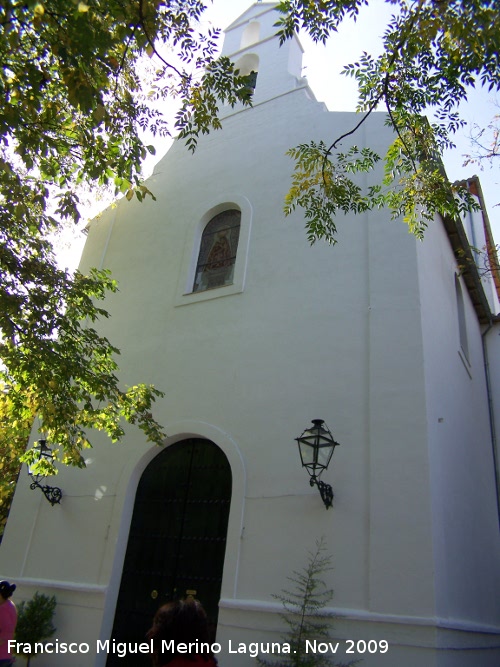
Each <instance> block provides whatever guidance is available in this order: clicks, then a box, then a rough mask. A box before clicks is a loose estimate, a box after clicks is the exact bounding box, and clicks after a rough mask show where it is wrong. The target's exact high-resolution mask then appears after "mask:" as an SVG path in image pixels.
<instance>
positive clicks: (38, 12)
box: [33, 3, 45, 30]
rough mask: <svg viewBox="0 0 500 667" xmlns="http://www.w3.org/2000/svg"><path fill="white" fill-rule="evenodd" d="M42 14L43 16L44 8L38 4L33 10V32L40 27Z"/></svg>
mask: <svg viewBox="0 0 500 667" xmlns="http://www.w3.org/2000/svg"><path fill="white" fill-rule="evenodd" d="M44 14H45V7H44V6H43V5H42V4H40V3H39V4H38V5H35V9H34V10H33V27H34V28H35V30H38V28H39V27H40V25H41V23H42V20H43V15H44Z"/></svg>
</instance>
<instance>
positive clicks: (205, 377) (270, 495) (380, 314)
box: [0, 3, 500, 667]
mask: <svg viewBox="0 0 500 667" xmlns="http://www.w3.org/2000/svg"><path fill="white" fill-rule="evenodd" d="M267 4H268V3H262V4H257V5H255V6H254V8H253V9H252V10H250V12H249V13H248V14H247V15H245V18H246V19H249V18H251V17H252V16H254V15H255V13H260V12H262V11H265V10H266V8H268V7H267ZM260 20H261V24H262V26H261V27H262V30H263V32H261V37H263V38H264V37H265V36H266V35H268V34H269V31H270V30H271V24H272V22H273V21H274V19H272V20H271V17H270V15H265V16H264V17H261V18H260ZM244 26H245V22H244V21H243V22H242V23H241V22H236V24H235V27H234V30H233V32H231V31H230V32H229V34H228V38H227V40H228V41H227V43H226V52H227V53H232V51H233V50H238V48H239V45H240V43H241V42H240V40H241V34H242V32H243V29H244ZM266 31H267V32H266ZM233 33H234V34H233ZM287 49H288V51H287ZM249 50H250V48H249V49H247V51H249ZM251 50H252V51H257V52H258V54H259V58H260V67H261V69H260V70H259V78H258V82H257V91H256V95H257V97H256V104H255V107H254V108H253V109H251V110H245V111H242V110H238V111H237V112H236V113H231V112H230V111H229V110H227V111H228V115H227V117H226V119H225V120H224V122H223V131H222V132H217V133H213V134H212V135H210V136H209V137H207V138H203V139H202V140H201V141H200V144H199V147H198V150H197V152H196V154H195V155H194V156H193V155H191V154H190V153H188V152H187V151H186V150H185V148H184V147H183V146H182V144H175V145H174V146H173V147H172V149H171V150H170V151H169V153H168V154H167V156H166V157H165V158H164V159H163V160H162V161H160V163H159V164H158V166H157V168H156V170H155V173H154V175H153V177H152V178H151V179H150V180H149V182H148V187H149V189H150V190H151V191H152V192H154V194H155V196H156V197H157V201H156V202H152V201H150V200H148V201H147V202H145V203H142V204H139V203H138V202H135V201H134V202H130V203H129V202H127V201H125V200H121V201H120V202H118V204H117V207H116V208H114V209H110V210H108V211H107V212H106V213H105V214H104V215H103V216H102V217H101V218H99V219H98V220H96V221H95V222H94V223H93V224H92V226H91V228H90V232H89V238H88V242H87V245H86V248H85V252H84V256H83V260H82V268H87V267H89V266H93V265H99V266H104V267H106V268H110V269H111V270H112V273H113V276H114V277H115V278H116V279H117V280H118V282H119V286H120V290H119V292H118V293H117V294H115V295H112V296H111V297H110V298H109V299H108V301H107V308H108V309H109V311H110V312H111V315H112V317H111V319H110V320H109V321H106V322H105V323H103V332H105V333H106V335H108V336H109V337H110V339H111V340H112V341H113V343H114V344H116V345H117V346H118V347H119V348H120V349H121V350H122V355H121V360H120V368H121V378H122V380H123V382H124V384H130V383H133V382H136V381H138V380H140V381H143V382H152V383H154V384H155V385H157V386H158V387H159V388H161V389H163V390H165V392H166V396H165V398H164V399H163V400H161V401H159V403H158V406H157V408H156V416H157V418H158V419H159V420H160V421H161V422H162V423H163V424H164V425H165V428H166V431H167V433H168V436H169V439H168V441H167V443H166V444H167V445H168V444H169V443H172V442H175V441H177V440H179V439H182V438H184V437H190V436H201V437H206V438H209V439H211V440H213V441H214V442H215V443H216V444H218V445H219V446H220V447H221V448H222V450H223V451H224V452H225V454H226V456H227V457H228V459H229V461H230V464H231V468H232V473H233V489H234V491H233V499H232V507H231V516H230V523H229V530H228V547H227V553H226V563H225V570H224V580H223V587H222V600H221V613H220V619H219V639H220V641H221V642H223V643H227V641H228V640H229V639H232V640H233V641H255V640H260V639H264V638H265V639H267V640H269V641H271V640H273V639H276V637H277V634H276V633H277V630H278V627H279V619H278V617H277V615H276V611H277V606H276V605H274V606H273V598H272V594H273V593H277V592H279V591H280V590H281V589H282V588H283V586H285V585H286V583H287V576H288V575H289V574H290V573H291V571H292V570H294V569H298V568H300V567H301V566H302V565H303V564H304V562H305V559H306V557H307V551H308V549H309V548H311V546H313V545H314V542H315V540H316V539H317V538H319V537H320V536H322V535H324V536H325V538H326V542H327V546H328V548H329V550H330V551H331V553H332V555H333V563H334V570H333V571H332V572H331V573H330V574H329V575H328V579H329V584H331V585H332V587H333V588H334V589H335V598H334V601H333V605H334V607H335V609H336V610H337V612H338V613H339V615H340V618H339V619H338V620H337V622H336V629H337V635H338V636H339V638H341V639H342V640H345V639H349V638H352V639H364V640H368V639H386V640H388V641H389V642H390V645H391V649H390V652H389V653H388V654H384V655H377V654H375V655H371V656H368V655H364V656H354V657H363V664H364V665H367V666H370V667H378V666H381V667H393V666H394V667H396V665H398V666H399V665H401V664H405V666H406V667H413V666H414V667H417V666H418V667H421V666H422V665H426V667H431V666H432V665H436V666H437V665H439V666H442V665H456V666H457V667H458V666H460V667H462V666H463V667H465V666H467V667H472V665H477V664H478V663H477V662H474V659H475V658H477V655H478V653H477V651H463V652H461V653H457V652H456V651H454V650H452V651H451V652H450V653H448V652H447V651H444V650H437V647H440V648H441V647H442V646H444V645H446V646H449V647H451V648H452V649H455V648H458V647H460V646H465V647H467V648H471V647H472V645H474V647H478V648H479V649H481V659H482V660H483V662H482V663H481V664H482V665H484V667H488V666H489V665H491V666H493V665H495V664H498V652H495V651H494V650H493V649H492V650H490V651H486V650H484V647H485V646H495V645H497V644H498V638H497V637H496V636H495V634H494V632H495V628H496V630H498V626H499V616H498V599H499V596H498V592H499V583H500V582H499V581H498V574H497V572H496V571H495V569H494V564H495V562H496V563H498V556H499V541H498V527H497V526H496V525H495V514H494V512H495V504H494V498H493V488H494V486H493V482H492V468H491V441H489V439H488V438H489V430H488V429H489V421H488V411H487V401H486V393H485V382H484V372H483V371H482V370H481V364H482V351H481V332H480V329H479V326H478V324H477V321H476V319H475V315H474V313H473V312H472V308H471V305H470V303H469V302H468V301H467V318H468V319H467V322H468V327H469V331H470V343H471V364H470V365H471V368H469V369H467V368H465V367H464V365H463V363H462V361H461V360H460V358H459V356H458V352H457V340H456V313H455V311H454V308H455V305H454V304H455V292H454V289H455V288H454V270H455V269H454V265H453V259H452V254H451V251H450V250H449V248H448V246H447V239H446V238H445V237H444V233H443V231H442V230H441V228H440V226H439V225H436V226H435V227H433V228H432V229H431V230H430V231H429V234H428V237H427V238H426V240H425V242H424V243H423V244H420V243H418V242H416V241H415V239H414V238H413V237H411V236H410V235H409V234H408V233H407V230H406V229H405V228H404V226H403V225H402V223H399V222H391V221H390V220H389V215H388V213H387V212H385V211H376V212H373V213H370V214H366V215H363V216H358V217H352V216H347V217H345V216H343V215H340V216H339V217H338V220H337V226H338V230H339V231H338V241H339V243H338V245H337V246H335V247H333V248H331V247H328V246H327V245H326V244H323V243H318V244H316V245H315V246H313V247H312V248H311V247H309V246H308V244H307V242H306V239H305V233H304V221H303V219H302V216H301V214H300V213H299V212H297V213H295V214H294V215H292V216H291V217H290V218H289V219H288V220H285V219H284V216H283V212H282V208H283V196H284V193H285V192H286V191H287V189H288V187H289V178H290V173H291V169H292V164H291V161H290V159H289V158H287V157H286V156H285V151H286V150H287V149H288V148H289V147H291V146H294V145H296V144H298V143H300V142H303V141H309V140H310V139H312V138H314V139H319V138H324V139H325V140H329V139H331V140H333V139H334V138H335V137H336V136H338V135H340V134H342V133H343V132H344V131H346V130H348V129H350V128H351V127H352V124H353V122H354V114H348V113H328V112H326V111H325V108H324V106H323V105H321V104H319V103H317V102H315V100H314V96H313V95H312V93H311V92H310V91H309V90H308V89H307V87H305V84H304V81H303V80H300V79H298V78H297V77H298V76H299V74H300V72H299V67H298V55H297V54H298V53H299V51H298V50H300V47H299V44H298V42H292V43H291V44H290V45H289V47H285V48H284V49H282V50H281V51H279V52H278V51H277V46H276V41H269V40H267V41H266V40H264V41H263V43H261V44H260V43H259V44H258V45H257V46H255V47H253V48H252V49H251ZM277 53H279V58H276V57H275V54H277ZM266 63H268V64H267V66H266V67H264V64H266ZM290 63H292V64H291V65H290ZM289 69H291V70H292V71H291V73H290V71H289ZM389 140H390V137H389V135H388V132H387V129H386V128H385V127H384V116H383V115H377V116H375V117H373V118H372V119H371V120H370V122H369V123H368V124H367V125H366V126H365V128H364V130H362V132H361V134H360V135H358V137H357V141H358V144H359V145H369V146H371V147H373V148H375V149H378V150H380V151H381V152H382V153H383V152H384V147H385V146H386V145H387V142H388V141H389ZM226 202H229V203H234V204H237V205H238V206H239V207H240V208H241V210H242V236H241V241H240V249H239V252H238V258H237V266H236V279H235V284H234V286H228V287H227V288H226V287H224V288H220V289H218V290H212V291H210V292H205V293H199V294H194V295H191V294H189V285H190V284H191V283H190V280H191V279H192V273H193V270H194V262H195V260H196V253H197V250H196V240H197V239H199V236H200V233H201V221H202V220H203V219H204V216H206V214H207V212H209V211H210V210H211V209H212V208H213V207H214V206H217V205H218V204H221V203H222V204H223V203H226ZM314 418H323V419H325V420H326V422H327V424H328V426H329V427H330V428H331V430H332V432H333V434H334V437H335V438H336V440H338V441H339V442H340V443H341V446H340V447H339V448H338V449H337V450H336V452H335V454H334V458H333V462H332V466H331V469H330V470H329V471H328V472H327V473H325V475H324V479H325V481H327V482H330V483H331V484H332V485H333V488H334V491H335V500H334V509H333V510H329V511H325V509H324V506H323V505H322V502H321V499H320V497H319V495H318V493H317V491H316V490H315V489H311V488H310V486H309V483H308V478H307V475H306V473H305V472H304V471H303V470H302V469H301V468H300V461H299V456H298V452H297V451H296V444H295V442H294V438H295V437H297V436H298V435H300V433H301V432H302V430H303V429H304V428H305V427H306V426H308V425H309V423H310V420H311V419H314ZM95 440H96V442H97V443H98V444H97V446H96V447H95V449H94V450H92V451H91V452H90V453H89V460H88V467H87V470H85V471H67V470H65V471H61V474H60V475H59V478H58V480H57V482H58V485H60V486H61V488H63V491H64V498H63V501H62V504H61V506H59V507H54V508H51V507H50V506H49V505H48V504H47V503H46V502H45V500H43V499H40V497H38V498H37V497H36V496H35V494H33V493H32V492H30V491H29V490H27V484H25V485H23V486H22V487H20V489H19V491H18V493H17V495H16V500H15V503H14V507H13V510H12V516H11V519H10V520H9V525H8V529H7V533H6V537H5V540H4V543H3V544H2V548H1V553H0V558H1V561H0V568H1V571H2V573H3V574H4V575H5V576H6V577H8V578H11V579H13V580H18V581H19V582H20V584H21V586H20V592H21V593H23V594H24V593H25V594H27V595H28V594H30V592H31V591H32V590H35V589H40V588H44V589H45V590H54V591H55V592H56V594H57V596H58V599H59V600H60V605H59V607H58V618H57V626H58V635H59V636H60V637H64V638H65V640H69V639H70V638H71V639H72V640H74V641H94V642H95V639H96V638H97V637H98V636H101V637H102V638H106V637H107V636H109V632H110V630H111V626H112V622H113V616H114V606H115V603H116V596H117V593H118V586H119V581H120V575H121V566H122V562H123V557H124V554H125V549H126V542H127V535H128V526H129V522H130V517H131V513H132V508H133V499H134V493H135V488H136V486H137V483H138V480H139V478H140V475H141V473H142V471H143V470H144V468H145V467H146V465H147V464H148V463H149V461H151V460H152V458H153V457H154V455H155V454H156V453H157V451H158V450H156V449H154V448H151V447H149V446H148V445H147V444H145V443H144V442H143V440H142V438H141V435H140V434H139V433H138V432H137V431H135V430H133V429H127V436H126V438H125V441H124V442H123V443H122V444H120V445H111V444H110V443H108V442H105V439H104V438H103V437H101V436H96V438H95ZM474 624H475V626H474ZM474 627H476V629H477V630H478V631H479V632H477V633H473V632H472V629H473V628H474ZM485 630H488V631H489V632H490V634H486V633H485ZM87 638H88V639H87ZM450 656H451V657H450ZM495 661H496V662H495ZM37 662H38V665H39V667H47V666H48V665H49V664H50V665H54V666H57V665H68V664H70V663H69V662H68V660H67V659H63V658H62V657H57V656H56V657H55V658H53V659H52V658H51V659H50V660H49V661H47V659H46V658H44V657H39V658H38V659H37ZM220 662H221V665H222V667H224V665H229V664H241V665H248V666H249V665H250V664H254V660H253V659H252V658H250V657H249V656H248V655H247V656H244V655H243V656H233V655H231V656H229V655H225V656H221V661H220ZM94 664H95V665H101V664H103V657H102V656H100V657H98V658H97V660H96V658H95V655H90V654H89V655H88V656H85V655H81V656H77V657H76V658H75V659H74V660H72V661H71V665H75V666H78V667H80V665H81V667H87V666H89V667H90V665H94Z"/></svg>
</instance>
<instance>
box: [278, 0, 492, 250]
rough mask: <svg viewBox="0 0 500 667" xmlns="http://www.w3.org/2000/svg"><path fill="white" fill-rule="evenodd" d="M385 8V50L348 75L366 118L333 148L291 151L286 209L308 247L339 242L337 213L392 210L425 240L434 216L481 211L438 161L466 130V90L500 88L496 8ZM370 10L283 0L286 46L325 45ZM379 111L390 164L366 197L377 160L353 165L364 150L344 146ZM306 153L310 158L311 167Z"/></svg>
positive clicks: (477, 4)
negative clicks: (364, 184)
mask: <svg viewBox="0 0 500 667" xmlns="http://www.w3.org/2000/svg"><path fill="white" fill-rule="evenodd" d="M388 1H390V4H391V5H392V6H393V7H394V12H395V13H394V15H393V17H392V19H391V21H390V22H389V25H388V26H387V29H386V31H385V34H384V38H383V43H384V51H383V53H382V54H381V55H380V56H379V57H373V56H371V55H370V54H367V53H364V54H362V56H361V57H360V58H359V60H358V61H357V62H355V63H352V64H348V65H346V67H345V68H344V71H343V74H344V75H346V76H349V77H353V78H354V79H355V80H356V82H357V84H358V94H359V97H358V111H359V112H361V113H362V114H364V115H363V116H362V118H361V120H360V121H356V122H354V123H353V128H352V130H351V131H350V132H347V133H346V134H344V135H342V136H340V137H332V138H331V145H330V146H329V147H327V145H325V144H324V145H322V146H321V148H318V147H315V146H313V145H312V144H311V146H310V148H309V149H308V150H307V151H305V150H304V148H303V147H302V148H301V147H299V150H298V149H294V151H291V152H290V153H289V154H290V155H291V157H292V158H293V159H294V160H295V161H296V168H295V172H294V176H293V180H292V187H291V189H290V192H289V194H288V196H287V198H286V200H285V212H286V213H287V214H288V213H290V212H291V210H293V208H294V207H295V206H300V207H302V208H303V209H304V213H305V216H306V220H307V221H308V222H307V227H308V238H309V240H310V241H311V242H312V241H314V240H315V239H318V238H325V239H326V240H328V241H329V242H332V241H333V235H334V234H335V231H336V229H335V224H334V222H333V220H332V216H335V215H337V213H338V212H339V211H343V212H344V213H347V212H348V211H351V212H355V213H356V212H360V211H364V210H368V209H369V208H373V207H374V206H375V207H378V206H387V207H389V209H390V210H391V212H392V215H393V217H400V216H401V217H403V219H404V221H405V222H406V223H407V224H408V227H409V229H410V231H411V232H412V233H414V234H415V235H416V236H417V237H419V238H421V237H422V235H423V232H424V230H425V227H426V225H427V224H428V223H429V221H431V220H432V219H433V218H434V217H435V216H436V215H438V214H439V215H442V216H452V217H457V216H460V215H463V213H464V212H465V211H466V210H468V209H470V208H471V207H473V208H475V207H476V203H475V202H474V200H473V198H472V197H471V196H470V195H469V193H468V192H467V191H466V190H465V189H463V188H460V186H456V185H453V184H451V183H450V182H449V181H448V179H447V177H446V174H445V172H444V169H443V166H442V163H441V160H440V155H441V154H442V152H443V151H444V150H445V149H448V148H453V135H454V134H455V133H456V132H457V130H458V129H460V128H461V127H462V126H463V125H464V122H465V121H464V119H462V118H461V116H460V113H459V112H460V110H459V104H460V102H461V101H463V100H465V99H467V94H468V87H469V86H473V85H476V84H478V83H479V84H481V85H483V86H486V87H488V89H489V90H495V91H498V90H499V89H500V56H499V53H500V19H499V13H498V3H497V2H495V1H494V0H484V1H483V0H471V2H462V1H461V0H451V1H450V2H439V3H438V2H432V1H431V0H419V1H418V2H415V3H412V4H408V3H406V2H403V1H402V0H388ZM363 4H365V3H364V2H351V1H350V0H336V1H334V2H319V3H308V2H297V1H295V0H291V1H289V2H281V3H280V4H279V6H278V9H279V11H280V12H281V13H282V14H283V16H282V17H281V18H280V21H279V22H278V25H279V28H280V29H279V34H280V36H281V39H282V40H283V39H286V38H288V37H290V36H291V34H292V32H293V30H297V29H299V28H302V29H305V30H306V31H308V32H309V33H310V34H311V36H312V37H313V39H316V40H319V41H325V39H326V38H327V37H328V36H330V35H331V33H332V32H334V31H336V30H337V28H338V26H339V24H340V22H341V21H342V20H343V19H344V18H345V17H346V16H347V15H352V16H354V17H355V16H356V15H357V12H358V11H359V9H360V7H361V6H362V5H363ZM381 104H383V105H385V109H386V111H387V114H388V117H387V125H388V126H389V127H390V128H391V129H392V132H393V142H392V144H391V145H390V146H389V149H388V151H387V154H386V155H385V157H384V158H383V159H384V171H383V177H382V178H381V179H380V180H379V181H378V182H376V181H374V182H373V183H374V184H373V185H372V187H371V188H370V189H369V190H368V191H367V192H364V193H362V192H361V190H360V188H359V186H358V185H357V184H356V183H357V182H356V179H355V174H356V173H359V172H366V171H372V170H373V168H374V166H375V163H376V162H377V161H378V157H377V159H375V157H374V156H373V155H371V156H367V159H355V160H352V157H353V156H354V154H355V153H352V151H353V150H354V151H355V150H357V149H356V148H355V147H353V148H351V149H348V150H347V152H345V149H344V144H345V140H346V139H347V137H348V136H350V135H355V133H356V131H357V130H358V129H359V128H360V127H361V125H363V124H364V123H365V122H367V120H368V118H369V117H370V115H371V114H372V113H373V111H374V110H375V109H376V108H377V107H378V106H379V105H381ZM426 116H429V118H430V120H427V119H426ZM341 149H342V151H344V152H341ZM306 156H307V157H308V158H310V160H309V162H307V163H304V158H305V157H306ZM311 160H312V161H311ZM346 160H347V161H346ZM347 174H352V175H353V178H352V179H351V177H350V176H347ZM373 178H375V174H374V177H373ZM377 178H378V177H377Z"/></svg>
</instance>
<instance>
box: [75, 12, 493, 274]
mask: <svg viewBox="0 0 500 667" xmlns="http://www.w3.org/2000/svg"><path fill="white" fill-rule="evenodd" d="M251 5H252V2H251V0H213V2H212V3H210V2H209V0H208V7H207V10H206V12H205V13H204V15H203V20H202V22H201V28H207V27H208V26H209V25H210V26H214V27H219V28H223V29H224V28H226V27H228V26H229V25H230V24H231V23H232V22H233V21H234V20H235V19H237V18H238V17H239V16H240V15H241V14H243V12H245V11H246V9H248V7H250V6H251ZM391 9H392V8H391V6H390V4H388V3H387V2H385V1H384V0H370V1H369V5H368V7H365V8H363V10H362V11H361V13H360V16H359V18H358V20H357V21H356V22H354V21H352V20H350V19H349V20H346V21H345V22H344V23H343V25H342V27H341V29H340V30H339V32H338V33H336V34H335V35H333V36H332V37H331V38H330V39H329V41H328V44H327V45H326V46H322V45H317V44H314V42H313V41H312V40H311V39H310V38H309V37H308V36H307V35H300V41H301V43H302V46H303V48H304V58H303V75H304V76H306V77H307V79H308V82H309V85H310V86H311V88H312V90H313V92H314V93H315V95H316V97H317V99H318V100H320V101H322V102H325V104H326V105H327V107H328V109H330V111H354V110H355V107H356V102H357V90H356V84H355V81H354V80H353V79H351V78H348V77H345V76H342V75H341V74H340V72H341V71H342V69H343V67H344V65H347V64H349V63H352V62H355V61H356V60H358V59H359V56H360V55H361V54H362V52H363V51H367V52H368V53H371V54H374V55H376V54H378V53H379V52H380V50H381V44H382V41H381V36H382V34H383V32H384V29H385V27H386V25H387V23H388V20H389V18H390V14H391ZM221 45H222V40H221ZM498 102H499V104H500V96H499V98H498ZM460 111H461V114H462V117H463V118H464V119H465V120H466V121H467V123H468V125H467V127H465V128H464V129H463V130H462V132H461V133H460V134H457V135H456V136H455V143H456V144H457V147H456V149H455V150H452V151H447V153H446V154H445V155H444V156H443V159H444V163H445V167H446V171H447V174H448V177H449V179H450V180H451V181H455V180H462V179H465V178H468V177H470V176H472V175H474V174H477V175H478V176H479V178H480V181H481V186H482V190H483V194H484V198H485V202H486V208H487V211H488V217H489V220H490V224H491V227H492V230H493V234H494V237H495V239H496V242H497V243H500V206H497V204H499V203H500V187H499V183H500V172H499V169H498V167H499V166H500V159H499V161H498V164H495V165H494V166H493V167H490V165H486V166H485V168H484V170H483V171H481V170H480V169H479V167H478V166H477V165H468V166H467V167H464V166H463V162H464V159H465V158H464V155H465V154H467V153H470V152H472V146H471V142H470V133H471V128H472V127H473V126H474V125H478V126H479V127H485V126H486V125H487V124H488V123H489V122H490V121H491V119H492V117H493V116H494V114H495V113H499V112H500V109H499V108H496V107H495V97H494V96H493V95H492V94H488V93H487V92H486V91H484V90H475V91H471V96H470V100H469V102H468V103H467V104H466V105H464V106H462V107H461V109H460ZM327 140H328V137H325V142H326V143H328V141H327ZM168 146H169V142H168V141H164V142H163V143H157V145H156V148H157V153H156V156H155V158H154V159H150V160H149V161H148V163H147V164H146V165H145V173H146V175H148V174H149V173H151V172H152V169H153V167H154V164H155V163H156V162H158V160H159V159H160V158H161V157H162V156H163V155H164V153H165V152H166V150H167V149H168ZM283 195H285V193H283ZM97 212H98V211H97V210H92V211H91V212H90V216H89V217H92V216H93V215H95V214H96V213H97ZM81 247H82V243H81V242H78V241H74V242H73V245H72V252H70V253H66V255H67V256H69V257H70V259H68V258H67V257H65V261H64V263H65V264H66V265H68V264H69V265H71V264H75V263H77V261H78V257H79V254H80V253H81ZM75 265H76V264H75Z"/></svg>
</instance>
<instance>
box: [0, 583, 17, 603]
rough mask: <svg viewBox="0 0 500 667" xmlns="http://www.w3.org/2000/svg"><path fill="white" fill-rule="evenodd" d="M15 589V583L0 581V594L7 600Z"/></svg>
mask: <svg viewBox="0 0 500 667" xmlns="http://www.w3.org/2000/svg"><path fill="white" fill-rule="evenodd" d="M15 590H16V584H9V582H8V581H0V595H1V596H2V597H3V598H5V600H7V599H8V598H10V596H11V595H12V593H13V592H14V591H15Z"/></svg>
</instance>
